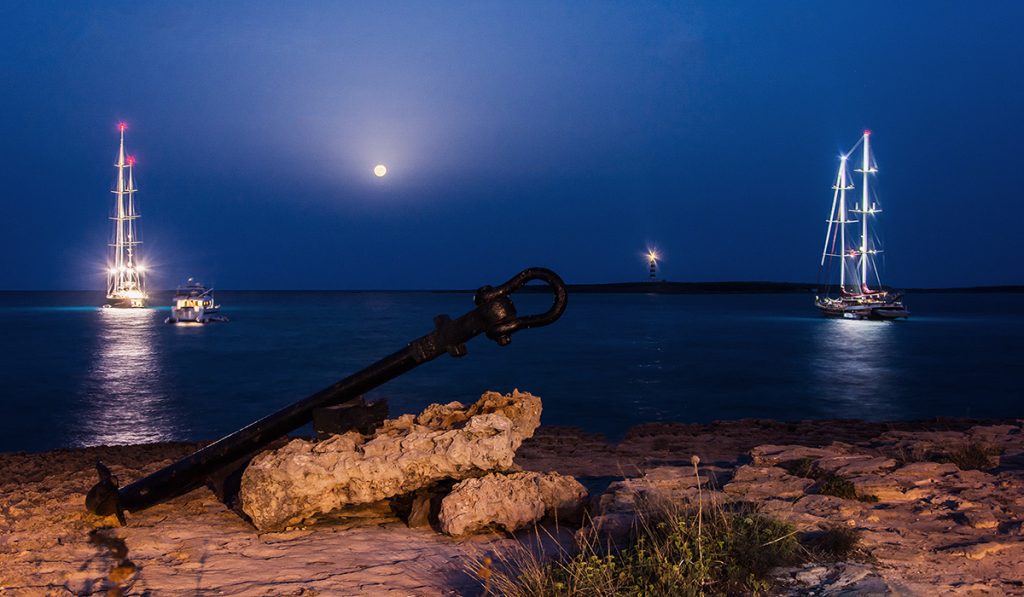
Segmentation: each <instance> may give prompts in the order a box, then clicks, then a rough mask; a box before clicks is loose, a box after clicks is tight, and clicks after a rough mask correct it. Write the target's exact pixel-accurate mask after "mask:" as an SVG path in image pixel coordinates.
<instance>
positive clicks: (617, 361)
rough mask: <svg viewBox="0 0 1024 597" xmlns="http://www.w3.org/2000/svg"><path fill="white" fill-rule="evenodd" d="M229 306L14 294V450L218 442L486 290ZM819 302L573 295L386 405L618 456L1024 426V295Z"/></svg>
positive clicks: (259, 299)
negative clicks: (682, 426) (663, 439)
mask: <svg viewBox="0 0 1024 597" xmlns="http://www.w3.org/2000/svg"><path fill="white" fill-rule="evenodd" d="M170 296H171V294H170V293H158V294H157V295H156V296H155V297H154V304H157V305H168V304H169V303H170ZM217 298H218V301H219V302H220V303H222V304H223V308H222V313H223V314H224V315H227V316H228V317H229V318H230V321H229V322H227V323H214V324H210V325H206V326H177V325H168V324H165V323H164V318H165V317H167V315H168V314H169V309H168V308H167V307H162V306H161V307H156V308H151V309H141V310H120V309H100V308H98V306H99V305H102V304H103V302H104V299H103V296H102V294H100V293H94V292H3V293H0V329H2V330H3V331H2V333H0V408H2V416H0V451H39V450H48V449H54V448H66V447H80V446H95V445H113V444H135V443H145V442H159V441H169V440H175V441H176V440H207V439H214V438H217V437H220V436H222V435H224V434H226V433H229V432H231V431H233V430H235V429H237V428H240V427H242V426H244V425H246V424H248V423H250V422H252V421H254V420H256V419H258V418H261V417H263V416H265V415H267V414H270V413H272V412H274V411H275V410H277V409H279V408H281V407H283V406H285V405H287V404H289V403H290V402H293V401H295V400H298V399H301V398H303V397H305V396H307V395H308V394H310V393H313V392H315V391H317V390H319V389H321V388H322V387H325V386H327V385H330V384H331V383H333V382H335V381H337V380H339V379H341V378H343V377H345V376H347V375H349V374H351V373H353V372H356V371H358V370H359V369H361V368H362V367H365V366H367V365H369V364H371V363H373V362H374V361H375V360H377V359H379V358H381V357H384V356H386V355H388V354H390V353H392V352H394V351H396V350H399V349H401V348H402V347H404V346H405V344H406V343H407V342H409V341H410V340H412V339H414V338H416V337H418V336H421V335H423V334H425V333H427V332H429V331H431V329H432V328H433V323H432V320H433V317H434V316H435V315H438V314H442V313H443V314H448V315H451V316H452V317H455V316H458V315H461V314H462V313H464V312H466V311H468V310H469V309H471V308H472V307H473V300H472V295H471V294H468V293H433V292H333V291H332V292H266V291H261V292H229V291H223V292H218V293H217ZM812 298H813V297H812V296H810V295H806V294H682V295H681V294H675V295H673V294H570V298H569V304H568V308H567V310H566V312H565V315H564V316H563V317H562V319H561V320H559V321H558V322H556V323H555V324H553V325H551V326H549V327H546V328H540V329H532V330H524V331H522V332H519V333H517V334H516V335H515V336H514V337H513V340H512V343H511V344H509V345H508V346H504V347H500V346H498V345H497V344H495V343H493V342H491V341H489V340H487V339H486V338H483V337H481V338H477V339H475V340H473V341H471V342H470V343H469V344H468V346H467V348H468V354H467V355H466V356H464V357H462V358H453V357H450V356H447V355H445V356H442V357H440V358H438V359H437V360H435V361H431V362H429V363H426V364H423V365H421V366H420V367H419V368H417V369H416V370H414V371H412V372H410V373H408V374H406V375H403V376H401V377H400V378H398V379H395V380H393V381H391V382H388V383H386V384H384V385H382V386H380V387H379V388H377V389H376V390H374V391H372V392H371V393H370V394H369V395H368V398H370V399H376V398H386V399H387V401H388V404H389V408H390V412H391V414H392V416H394V415H398V414H402V413H409V412H417V411H419V410H420V409H422V408H423V407H424V406H426V405H427V404H429V403H432V402H442V403H444V402H450V401H456V400H457V401H460V402H464V403H466V402H472V401H473V400H475V399H476V398H478V397H479V396H480V394H481V393H482V392H484V391H486V390H496V391H499V392H510V391H512V390H513V389H516V388H518V389H519V390H522V391H529V392H532V393H534V394H536V395H538V396H540V397H541V398H542V399H543V403H544V412H543V416H542V422H543V423H544V424H548V425H566V426H574V427H579V428H582V429H584V430H586V431H591V432H599V433H602V434H605V435H606V436H607V437H608V438H609V439H612V440H614V439H617V438H621V437H622V436H623V434H624V433H625V432H626V430H627V429H628V428H629V427H630V426H632V425H636V424H638V423H644V422H650V421H681V422H709V421H713V420H719V419H737V418H771V419H779V420H802V419H819V418H828V419H835V418H856V419H869V420H896V419H930V418H934V417H975V418H1003V417H1020V416H1024V401H1022V398H1024V388H1022V381H1021V380H1022V375H1024V294H1013V293H1005V294H931V293H922V294H909V295H908V296H907V299H906V300H907V303H908V305H909V307H910V309H911V312H912V314H913V316H912V318H911V319H910V320H907V321H896V322H872V321H850V320H842V319H828V318H823V317H820V316H819V315H818V314H817V312H816V311H815V309H814V308H813V305H812ZM549 300H550V299H549V297H547V296H545V295H543V294H527V295H521V296H517V297H516V304H517V306H518V308H519V310H520V312H521V313H529V312H541V311H544V310H545V309H546V308H547V304H548V303H547V301H549Z"/></svg>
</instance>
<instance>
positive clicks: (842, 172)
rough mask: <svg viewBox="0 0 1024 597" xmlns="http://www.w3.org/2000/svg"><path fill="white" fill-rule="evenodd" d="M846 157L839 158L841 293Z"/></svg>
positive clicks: (843, 284) (843, 283)
mask: <svg viewBox="0 0 1024 597" xmlns="http://www.w3.org/2000/svg"><path fill="white" fill-rule="evenodd" d="M846 157H847V156H845V155H844V156H842V157H841V158H839V181H840V182H839V235H840V241H839V254H840V255H841V257H840V262H839V264H840V266H841V267H840V268H839V291H840V293H842V292H844V291H845V290H846V188H847V185H846Z"/></svg>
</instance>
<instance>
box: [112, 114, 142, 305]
mask: <svg viewBox="0 0 1024 597" xmlns="http://www.w3.org/2000/svg"><path fill="white" fill-rule="evenodd" d="M118 128H119V129H120V130H121V148H120V149H119V150H118V153H117V163H116V164H114V167H116V168H117V187H116V188H115V189H114V191H113V193H114V195H115V196H116V199H115V204H114V215H113V216H112V217H111V218H110V219H111V220H113V221H114V238H113V242H111V243H110V247H112V255H111V257H110V262H109V263H108V264H107V300H109V301H110V302H109V303H108V304H106V305H103V306H104V307H136V308H139V307H145V306H146V301H147V300H148V299H149V295H148V294H146V268H145V266H144V265H143V263H142V262H141V261H140V260H139V245H141V244H142V241H141V240H139V224H138V219H139V214H138V212H136V211H135V192H136V190H137V189H136V188H135V177H134V172H133V170H134V169H135V158H134V157H132V156H130V155H129V156H126V155H125V152H124V129H125V128H126V127H125V124H124V123H123V122H122V123H120V124H119V125H118ZM126 169H127V171H128V172H127V180H126V178H125V170H126Z"/></svg>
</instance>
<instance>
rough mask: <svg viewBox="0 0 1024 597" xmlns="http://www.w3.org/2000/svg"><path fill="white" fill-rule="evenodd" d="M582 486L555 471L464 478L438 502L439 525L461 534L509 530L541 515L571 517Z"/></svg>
mask: <svg viewBox="0 0 1024 597" xmlns="http://www.w3.org/2000/svg"><path fill="white" fill-rule="evenodd" d="M586 498H587V490H586V489H585V488H584V487H583V485H581V484H580V482H579V481H577V480H576V479H574V478H573V477H567V476H564V475H560V474H558V473H548V474H546V475H545V474H541V473H534V472H522V473H512V474H508V475H503V474H490V475H487V476H484V477H479V478H475V479H466V480H465V481H462V482H460V483H459V484H457V485H456V486H455V487H453V488H452V491H451V493H449V494H448V495H447V496H445V498H444V499H443V500H442V501H441V512H440V514H439V516H438V519H439V521H440V525H441V530H442V531H443V532H445V533H447V534H449V535H465V534H467V533H473V532H476V531H479V530H482V529H484V528H487V527H492V526H494V527H500V528H502V529H504V530H506V531H509V532H511V531H515V530H517V529H521V528H523V527H525V526H528V525H531V524H533V523H535V522H537V521H539V520H540V519H542V518H544V517H545V516H551V517H555V518H557V519H558V520H563V521H564V520H577V519H578V518H579V514H580V512H581V510H582V508H583V502H584V500H586Z"/></svg>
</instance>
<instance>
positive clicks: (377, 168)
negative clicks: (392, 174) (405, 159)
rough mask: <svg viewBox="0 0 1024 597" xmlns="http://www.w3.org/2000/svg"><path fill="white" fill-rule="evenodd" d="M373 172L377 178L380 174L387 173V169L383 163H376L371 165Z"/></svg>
mask: <svg viewBox="0 0 1024 597" xmlns="http://www.w3.org/2000/svg"><path fill="white" fill-rule="evenodd" d="M373 173H374V174H376V175H377V178H380V177H381V176H384V175H385V174H387V173H388V169H387V168H386V167H385V166H384V164H377V165H376V166H374V167H373Z"/></svg>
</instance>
